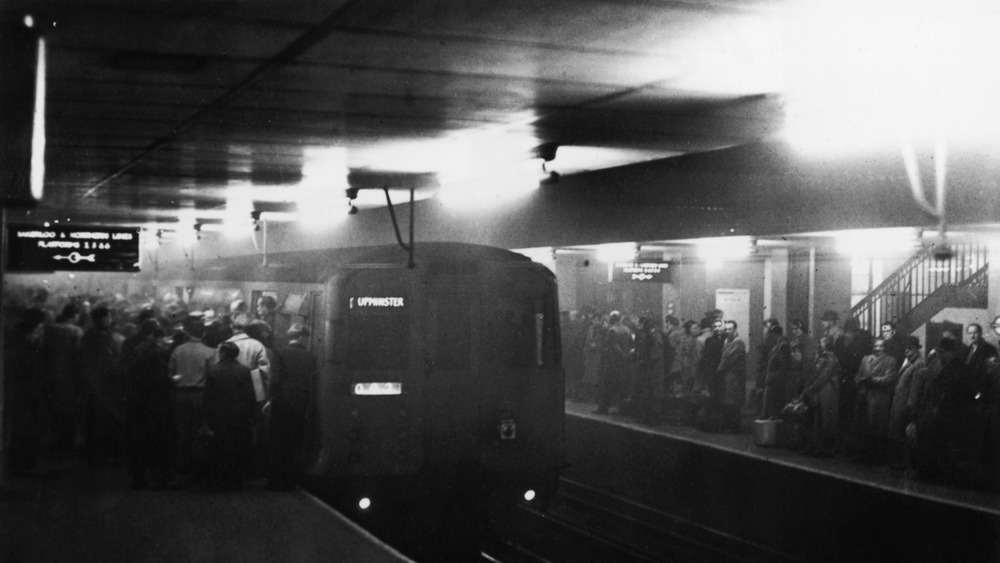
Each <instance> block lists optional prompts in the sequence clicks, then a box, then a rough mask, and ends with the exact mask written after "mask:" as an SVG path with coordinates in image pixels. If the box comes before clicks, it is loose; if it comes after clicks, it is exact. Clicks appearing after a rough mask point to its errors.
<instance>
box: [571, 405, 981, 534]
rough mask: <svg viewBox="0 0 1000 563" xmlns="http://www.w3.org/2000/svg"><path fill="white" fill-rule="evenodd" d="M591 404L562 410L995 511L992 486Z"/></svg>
mask: <svg viewBox="0 0 1000 563" xmlns="http://www.w3.org/2000/svg"><path fill="white" fill-rule="evenodd" d="M596 408H597V407H596V405H594V404H591V403H584V402H574V401H569V400H567V401H566V414H567V415H572V416H582V417H587V418H593V419H600V420H604V421H607V422H608V423H610V424H617V425H621V426H627V427H629V428H632V429H634V430H636V431H639V432H653V433H657V434H663V435H667V436H671V437H673V438H678V439H682V440H687V441H691V442H694V443H698V444H704V445H706V446H709V447H713V448H720V449H724V450H727V451H732V452H738V453H741V454H744V455H748V456H754V457H757V458H762V459H766V460H768V461H771V462H773V463H780V464H784V465H788V466H791V467H796V468H801V469H802V470H804V471H811V472H817V473H822V474H827V475H830V476H833V477H837V478H842V479H848V480H851V481H855V482H858V483H862V484H866V485H870V486H873V487H879V488H883V489H886V490H890V491H895V492H899V493H903V494H908V495H914V496H920V497H924V498H928V499H931V500H935V501H939V502H945V503H951V504H956V505H959V506H963V507H967V508H973V509H975V510H981V511H985V512H990V513H992V514H996V515H1000V494H997V493H996V492H991V491H978V490H969V489H961V488H958V487H954V486H950V485H947V484H942V483H934V482H928V481H923V480H920V479H917V478H916V477H915V476H914V475H913V473H912V472H908V471H904V470H902V469H893V468H890V467H888V466H885V465H862V464H858V463H855V462H853V461H851V460H850V459H846V458H840V457H832V458H815V457H810V456H807V455H803V454H798V453H796V452H794V451H791V450H788V449H785V448H780V447H774V448H766V447H761V446H757V445H756V444H754V442H753V438H752V436H751V435H750V434H747V433H742V434H722V433H714V432H705V431H702V430H699V429H697V428H693V427H690V426H681V425H678V424H676V423H672V422H670V421H669V420H668V421H667V422H664V423H662V424H659V425H656V426H650V425H645V424H640V423H638V422H636V421H635V419H633V418H631V417H627V416H622V415H619V414H617V413H616V412H615V410H614V409H612V410H611V413H609V414H595V413H594V410H595V409H596Z"/></svg>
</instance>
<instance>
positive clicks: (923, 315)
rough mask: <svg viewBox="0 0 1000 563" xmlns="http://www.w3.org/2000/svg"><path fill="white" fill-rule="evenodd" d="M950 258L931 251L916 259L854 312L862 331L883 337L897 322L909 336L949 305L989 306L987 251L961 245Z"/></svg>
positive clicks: (953, 248) (903, 267) (908, 261)
mask: <svg viewBox="0 0 1000 563" xmlns="http://www.w3.org/2000/svg"><path fill="white" fill-rule="evenodd" d="M951 250H952V254H951V256H950V257H949V258H947V259H939V258H936V257H935V256H934V255H933V254H932V252H931V249H930V248H925V249H923V250H921V251H919V252H917V253H916V254H914V255H913V256H911V257H910V258H909V259H908V260H907V261H906V262H904V263H903V265H902V266H900V267H899V268H897V269H896V271H895V272H893V273H892V274H891V275H890V276H889V277H887V278H886V279H885V281H883V282H882V283H881V284H879V285H878V287H876V288H875V289H874V290H872V292H871V293H869V294H868V295H867V296H866V297H865V298H864V299H862V300H861V301H860V302H859V303H858V304H857V305H855V306H854V307H853V308H852V309H851V316H852V317H854V318H856V319H858V321H859V322H860V323H861V328H863V329H864V330H866V331H868V332H870V333H871V334H878V332H879V327H881V325H882V323H885V322H889V321H892V322H894V323H895V324H896V330H897V332H899V333H901V334H909V333H911V332H913V331H914V330H916V329H917V328H918V327H920V326H921V325H923V324H924V323H927V322H928V321H930V320H931V318H933V317H934V315H936V314H937V313H939V312H940V311H941V310H942V309H944V308H945V307H971V308H982V309H985V308H986V307H987V281H988V275H987V274H988V268H989V263H988V262H987V247H986V245H982V244H974V243H968V244H957V245H953V246H952V247H951Z"/></svg>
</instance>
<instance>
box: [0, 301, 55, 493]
mask: <svg viewBox="0 0 1000 563" xmlns="http://www.w3.org/2000/svg"><path fill="white" fill-rule="evenodd" d="M44 335H45V313H43V312H42V311H41V310H40V309H27V310H26V311H25V312H24V315H23V317H22V319H21V322H20V323H18V325H17V326H16V328H15V329H14V331H13V333H12V334H10V335H9V336H8V341H7V345H6V346H5V347H4V355H3V360H4V378H5V383H6V396H5V397H4V401H5V403H6V405H5V406H6V410H7V412H5V413H4V415H6V416H7V424H8V425H7V426H5V427H4V430H5V431H6V433H7V435H6V436H4V440H5V441H6V442H7V450H8V454H7V459H6V461H7V469H8V470H9V471H10V473H11V475H12V476H14V477H27V476H29V475H31V474H32V473H33V472H34V471H35V465H36V463H37V462H38V447H39V441H40V439H41V435H40V434H41V408H42V385H43V381H44V377H45V352H44Z"/></svg>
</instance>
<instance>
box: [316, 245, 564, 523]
mask: <svg viewBox="0 0 1000 563" xmlns="http://www.w3.org/2000/svg"><path fill="white" fill-rule="evenodd" d="M494 250H495V249H494ZM326 295H327V319H326V335H325V354H326V357H325V361H324V362H323V363H324V364H325V367H324V369H323V374H322V376H321V377H320V381H319V383H318V387H319V388H318V389H317V399H318V400H317V406H318V409H317V414H318V422H319V424H318V427H317V430H318V441H317V443H318V449H317V451H316V452H315V459H316V463H315V464H314V466H313V467H312V468H311V473H312V475H313V479H314V480H316V479H318V480H320V481H322V482H324V483H325V484H326V485H327V486H328V487H329V488H333V489H336V491H337V493H338V494H339V495H340V497H341V498H342V499H343V500H344V503H343V504H344V505H345V506H350V507H352V508H353V509H354V510H355V511H357V512H358V513H359V514H365V513H367V514H376V513H378V512H379V510H385V511H386V512H391V513H394V514H399V513H401V512H406V513H416V514H435V515H440V514H453V515H466V516H467V515H470V514H477V515H484V514H490V513H492V511H493V510H494V509H495V508H496V507H498V506H499V507H502V506H511V505H513V504H514V503H515V502H518V501H521V502H532V503H544V502H546V499H547V495H549V494H551V492H553V490H554V485H555V482H556V479H557V478H558V472H559V470H560V468H561V467H562V466H563V463H564V461H563V459H564V458H563V431H564V423H563V418H564V402H563V393H564V375H563V371H562V367H561V358H560V354H561V352H560V342H559V326H558V322H559V314H558V301H557V294H556V281H555V277H554V276H553V275H552V273H551V272H550V271H549V270H548V269H546V268H544V267H543V266H540V265H538V264H534V263H532V262H530V261H528V260H526V259H523V258H522V257H520V256H519V255H515V254H512V253H504V254H500V255H499V256H497V255H491V257H490V259H479V258H476V257H471V258H470V257H465V258H463V259H455V258H452V257H449V256H444V257H437V258H436V259H435V258H434V257H433V256H432V257H428V258H426V259H425V260H423V261H418V264H417V267H416V268H413V269H408V268H407V267H406V266H405V265H397V264H381V263H373V264H354V265H349V266H342V267H340V268H338V269H337V270H336V272H335V273H334V275H332V276H331V277H330V278H329V279H328V281H327V284H326ZM414 511H416V512H414ZM456 517H457V518H464V517H465V516H456Z"/></svg>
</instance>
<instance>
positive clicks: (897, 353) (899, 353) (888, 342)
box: [879, 322, 906, 366]
mask: <svg viewBox="0 0 1000 563" xmlns="http://www.w3.org/2000/svg"><path fill="white" fill-rule="evenodd" d="M879 330H880V331H881V336H882V339H883V340H885V353H886V354H888V355H889V356H892V359H894V360H896V365H899V366H901V365H903V362H904V361H905V360H906V338H905V337H904V336H903V335H902V334H899V332H898V331H897V330H896V323H893V322H885V323H882V327H881V328H880V329H879Z"/></svg>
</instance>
